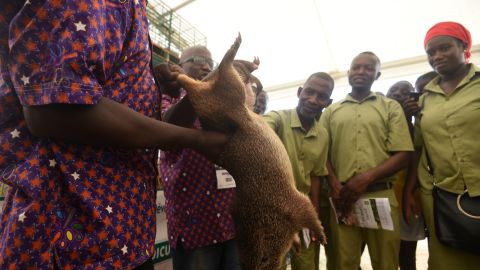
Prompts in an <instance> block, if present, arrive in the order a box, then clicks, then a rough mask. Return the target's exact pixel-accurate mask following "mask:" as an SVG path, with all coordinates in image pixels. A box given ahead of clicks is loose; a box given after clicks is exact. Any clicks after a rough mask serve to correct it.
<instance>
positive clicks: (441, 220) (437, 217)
mask: <svg viewBox="0 0 480 270" xmlns="http://www.w3.org/2000/svg"><path fill="white" fill-rule="evenodd" d="M424 149H425V155H426V158H427V163H428V174H429V175H430V177H431V178H432V180H433V191H432V195H433V219H434V222H435V231H436V235H437V238H438V240H439V241H440V243H442V244H444V245H447V246H449V247H452V248H456V249H461V250H463V251H467V252H470V253H474V254H477V255H480V196H476V197H470V195H469V194H468V191H467V189H465V191H464V192H463V193H462V194H455V193H451V192H448V191H445V190H443V189H441V188H439V187H438V186H437V185H436V182H435V177H434V171H433V167H432V163H431V161H430V157H429V155H428V152H427V149H426V147H424ZM479 181H480V179H479Z"/></svg>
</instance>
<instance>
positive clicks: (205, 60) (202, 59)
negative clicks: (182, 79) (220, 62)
mask: <svg viewBox="0 0 480 270" xmlns="http://www.w3.org/2000/svg"><path fill="white" fill-rule="evenodd" d="M188 62H192V63H194V64H198V65H204V64H207V65H208V66H209V67H210V68H211V69H214V68H215V66H216V63H215V62H214V61H213V60H212V59H210V58H207V57H203V56H198V55H195V56H190V57H189V58H187V59H185V61H183V62H181V63H180V65H183V64H185V63H188Z"/></svg>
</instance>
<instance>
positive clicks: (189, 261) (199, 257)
mask: <svg viewBox="0 0 480 270" xmlns="http://www.w3.org/2000/svg"><path fill="white" fill-rule="evenodd" d="M171 255H172V262H173V270H240V261H239V256H238V249H237V243H236V242H235V240H229V241H226V242H223V243H218V244H214V245H209V246H205V247H201V248H197V249H194V250H184V249H183V246H182V244H181V242H180V241H179V243H178V244H177V248H176V249H173V248H172V250H171Z"/></svg>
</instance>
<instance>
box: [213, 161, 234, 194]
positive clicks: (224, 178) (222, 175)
mask: <svg viewBox="0 0 480 270" xmlns="http://www.w3.org/2000/svg"><path fill="white" fill-rule="evenodd" d="M215 171H216V173H217V188H218V189H226V188H234V187H236V185H235V179H233V176H232V175H231V174H230V173H229V172H228V171H227V170H225V169H224V168H222V167H220V166H218V165H216V164H215Z"/></svg>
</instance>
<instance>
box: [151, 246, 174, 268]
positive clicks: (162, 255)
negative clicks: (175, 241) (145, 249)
mask: <svg viewBox="0 0 480 270" xmlns="http://www.w3.org/2000/svg"><path fill="white" fill-rule="evenodd" d="M168 259H170V244H169V243H168V241H165V242H160V243H156V244H155V253H154V254H153V257H152V261H153V263H159V262H163V261H165V260H168Z"/></svg>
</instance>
